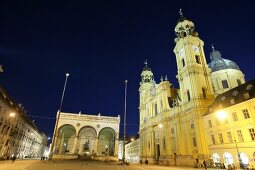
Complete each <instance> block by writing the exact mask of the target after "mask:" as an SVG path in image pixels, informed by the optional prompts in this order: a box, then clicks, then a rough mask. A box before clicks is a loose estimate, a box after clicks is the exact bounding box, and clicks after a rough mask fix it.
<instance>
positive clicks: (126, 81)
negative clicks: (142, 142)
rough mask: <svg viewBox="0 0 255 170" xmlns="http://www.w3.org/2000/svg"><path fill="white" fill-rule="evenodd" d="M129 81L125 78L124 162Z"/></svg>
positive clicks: (123, 159)
mask: <svg viewBox="0 0 255 170" xmlns="http://www.w3.org/2000/svg"><path fill="white" fill-rule="evenodd" d="M127 83H128V80H125V108H124V139H123V157H122V161H123V162H125V143H126V112H127Z"/></svg>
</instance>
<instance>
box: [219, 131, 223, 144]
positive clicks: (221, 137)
mask: <svg viewBox="0 0 255 170" xmlns="http://www.w3.org/2000/svg"><path fill="white" fill-rule="evenodd" d="M218 136H219V140H220V143H224V141H223V136H222V133H219V134H218Z"/></svg>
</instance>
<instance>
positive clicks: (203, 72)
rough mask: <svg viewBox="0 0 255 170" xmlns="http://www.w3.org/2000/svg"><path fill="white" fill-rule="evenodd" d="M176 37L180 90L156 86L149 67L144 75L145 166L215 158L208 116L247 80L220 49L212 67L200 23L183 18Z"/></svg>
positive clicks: (162, 84) (142, 144) (167, 84)
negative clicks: (220, 99) (197, 27)
mask: <svg viewBox="0 0 255 170" xmlns="http://www.w3.org/2000/svg"><path fill="white" fill-rule="evenodd" d="M175 34H176V38H175V42H176V45H175V47H174V49H173V51H174V53H175V56H176V63H177V69H178V70H177V76H176V77H177V79H178V82H179V88H178V89H177V88H174V87H173V86H172V84H171V82H170V81H168V79H167V77H166V78H165V79H163V78H162V77H161V79H160V82H159V83H156V82H155V80H154V75H153V72H152V70H151V68H150V67H149V66H148V64H147V62H146V63H145V67H144V68H143V71H142V73H141V82H140V87H139V93H140V103H139V112H140V127H139V133H140V160H141V161H142V162H145V161H148V162H149V163H160V164H161V163H162V164H168V165H187V166H193V165H194V162H200V163H201V162H203V160H210V159H211V158H212V152H211V149H210V148H209V144H210V143H209V142H208V139H207V138H208V130H207V129H206V128H205V127H206V125H207V122H206V121H205V118H204V117H203V116H204V115H206V114H208V111H209V107H210V106H211V105H213V103H214V101H215V97H217V96H218V95H220V94H222V93H224V92H226V91H228V90H231V89H232V88H235V87H237V86H240V85H242V84H244V83H245V79H244V74H243V73H242V72H241V70H240V69H239V67H238V66H237V64H236V63H235V62H233V61H231V60H227V59H224V58H222V57H221V54H220V52H219V51H217V50H215V49H214V47H213V49H212V52H211V55H210V58H211V62H210V63H209V64H207V61H206V57H205V54H204V49H203V46H204V42H203V41H202V40H201V39H200V38H199V36H198V33H197V32H196V31H195V25H194V23H193V22H192V21H190V20H188V19H186V18H185V17H184V16H183V15H182V13H180V18H179V20H178V23H177V25H176V27H175ZM253 114H254V112H253ZM253 126H254V124H253ZM254 146H255V145H254ZM253 150H254V151H255V148H254V147H253ZM222 161H224V160H222ZM237 161H238V160H235V162H237Z"/></svg>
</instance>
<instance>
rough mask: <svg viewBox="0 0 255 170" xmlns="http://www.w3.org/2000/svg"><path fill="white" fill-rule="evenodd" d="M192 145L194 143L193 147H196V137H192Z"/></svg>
mask: <svg viewBox="0 0 255 170" xmlns="http://www.w3.org/2000/svg"><path fill="white" fill-rule="evenodd" d="M193 145H194V147H196V146H197V141H196V137H193Z"/></svg>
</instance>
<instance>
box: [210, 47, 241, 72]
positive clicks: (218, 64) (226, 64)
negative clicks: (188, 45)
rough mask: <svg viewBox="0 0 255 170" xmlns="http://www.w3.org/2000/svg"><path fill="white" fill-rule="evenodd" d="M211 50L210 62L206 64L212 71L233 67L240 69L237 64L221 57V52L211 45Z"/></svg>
mask: <svg viewBox="0 0 255 170" xmlns="http://www.w3.org/2000/svg"><path fill="white" fill-rule="evenodd" d="M212 49H213V51H212V52H211V54H210V59H211V62H210V63H209V64H208V66H209V67H210V68H211V69H212V72H215V71H219V70H225V69H235V70H240V69H239V67H238V65H237V64H236V63H235V62H234V61H231V60H228V59H224V58H222V57H221V53H220V52H219V51H217V50H215V49H214V47H212Z"/></svg>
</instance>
